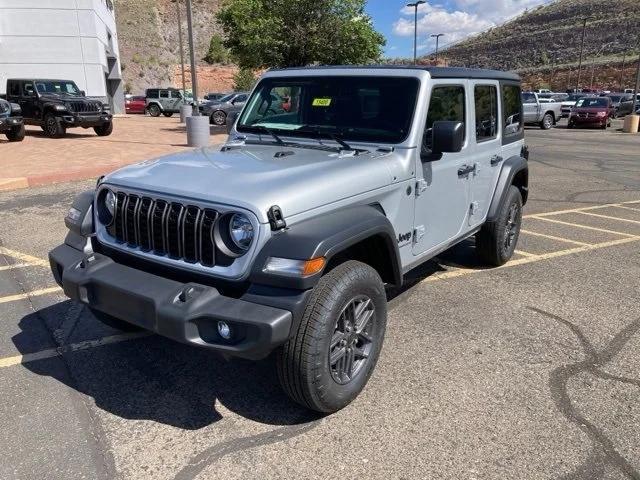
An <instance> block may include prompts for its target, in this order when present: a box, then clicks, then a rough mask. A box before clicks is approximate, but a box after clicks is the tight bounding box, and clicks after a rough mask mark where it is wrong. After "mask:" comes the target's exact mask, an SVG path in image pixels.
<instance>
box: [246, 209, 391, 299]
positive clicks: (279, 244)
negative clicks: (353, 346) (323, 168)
mask: <svg viewBox="0 0 640 480" xmlns="http://www.w3.org/2000/svg"><path fill="white" fill-rule="evenodd" d="M372 238H375V239H376V240H378V241H380V242H382V243H381V245H384V247H383V248H384V253H385V254H386V255H388V259H385V260H388V261H389V262H390V266H391V273H392V277H393V282H389V283H393V284H394V285H397V286H400V285H402V270H401V262H400V252H399V250H398V241H397V239H396V234H395V230H394V229H393V226H392V225H391V222H390V221H389V219H388V218H387V217H386V216H385V215H384V213H382V212H381V211H380V210H379V209H378V208H375V207H373V206H370V205H358V206H352V207H346V208H342V209H339V210H336V211H333V212H330V213H326V214H323V215H319V216H317V217H314V218H310V219H308V220H303V221H301V222H299V223H296V224H293V225H291V226H290V227H289V228H287V229H286V230H282V231H281V232H278V233H275V234H274V235H273V236H272V237H271V239H269V241H268V242H267V243H266V244H265V245H264V247H262V249H261V250H260V252H259V253H258V255H257V256H256V259H255V261H254V263H253V268H252V271H251V274H250V278H249V280H250V282H251V283H257V284H263V285H272V286H277V287H285V288H293V289H309V288H312V287H314V286H315V285H316V284H317V283H318V280H319V279H320V277H321V276H322V273H323V272H322V271H321V272H318V273H317V274H315V275H311V276H309V277H305V278H301V277H287V276H283V275H274V274H269V273H265V272H264V271H263V269H264V266H265V264H266V262H267V259H268V258H269V257H278V258H289V259H295V260H310V259H313V258H318V257H325V259H326V260H327V264H329V263H330V262H331V259H332V258H333V257H335V256H336V255H337V254H339V253H341V252H344V251H345V250H346V249H348V248H349V247H352V246H354V245H356V244H358V243H360V242H363V241H366V240H370V239H372ZM325 268H326V267H325Z"/></svg>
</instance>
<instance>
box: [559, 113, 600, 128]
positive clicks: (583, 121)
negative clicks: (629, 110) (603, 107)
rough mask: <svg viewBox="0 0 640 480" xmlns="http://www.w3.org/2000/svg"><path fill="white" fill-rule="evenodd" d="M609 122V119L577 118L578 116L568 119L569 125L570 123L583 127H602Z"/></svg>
mask: <svg viewBox="0 0 640 480" xmlns="http://www.w3.org/2000/svg"><path fill="white" fill-rule="evenodd" d="M608 122H609V118H608V117H578V116H575V115H574V116H571V117H569V123H572V124H573V125H581V126H582V125H584V126H593V127H596V126H602V125H604V124H606V123H608Z"/></svg>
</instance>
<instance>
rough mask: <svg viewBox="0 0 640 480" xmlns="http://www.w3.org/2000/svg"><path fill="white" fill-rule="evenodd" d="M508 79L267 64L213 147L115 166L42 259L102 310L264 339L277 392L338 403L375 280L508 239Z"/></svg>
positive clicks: (515, 163)
mask: <svg viewBox="0 0 640 480" xmlns="http://www.w3.org/2000/svg"><path fill="white" fill-rule="evenodd" d="M35 83H36V85H37V81H36V82H35ZM33 88H38V87H37V86H33ZM520 93H521V92H520V78H519V77H518V76H517V75H515V74H512V73H505V72H499V71H492V70H469V69H462V68H437V67H411V68H407V67H402V68H396V67H391V66H381V67H312V68H295V69H287V70H272V71H269V72H267V73H266V74H264V75H263V77H262V78H261V80H260V81H259V83H258V84H257V86H256V87H255V88H254V91H253V92H252V93H251V95H250V97H249V99H248V100H247V103H246V105H245V106H244V108H243V109H242V112H241V113H240V115H239V116H238V118H237V120H236V121H235V125H234V126H233V128H232V129H231V133H230V136H229V140H228V143H227V144H226V145H225V146H224V147H223V148H222V149H220V148H219V147H217V148H213V147H212V148H208V149H204V150H194V151H192V152H190V153H186V154H185V153H180V154H174V155H169V156H166V157H163V158H160V159H158V160H156V161H154V162H144V163H140V164H137V165H132V166H128V167H125V168H123V169H121V170H118V171H116V172H113V173H111V174H109V175H106V176H105V177H104V178H102V179H101V180H100V181H99V182H98V185H97V187H96V189H95V191H91V192H85V193H84V194H82V195H80V196H78V197H77V198H76V200H75V201H74V203H73V205H72V209H71V212H72V213H73V214H72V215H68V216H67V218H66V219H65V222H66V224H67V227H68V228H69V233H68V235H67V238H66V239H65V242H64V243H63V244H62V245H61V246H59V247H57V248H56V249H54V250H53V251H51V253H50V254H49V257H50V260H51V267H52V272H53V275H54V277H55V279H56V281H57V282H58V283H59V284H60V285H62V286H63V287H64V292H65V293H66V294H67V295H68V296H69V297H71V298H72V299H74V300H77V301H80V302H82V303H84V304H86V305H87V306H88V307H89V308H90V309H91V311H92V312H93V313H94V314H95V316H96V317H97V318H98V319H100V320H101V321H103V322H105V323H107V324H109V325H112V326H116V327H119V328H141V329H146V330H150V331H153V332H156V333H158V334H159V335H163V336H165V337H168V338H171V339H173V340H176V341H179V342H183V343H186V344H190V345H193V346H194V347H200V348H207V349H210V350H213V351H216V352H219V353H221V354H223V355H226V356H235V357H242V358H248V359H254V360H258V359H262V358H265V357H266V356H268V355H269V354H271V353H272V352H273V353H274V354H275V357H276V359H277V370H278V375H279V378H280V382H281V384H282V386H283V388H284V390H285V391H286V392H287V393H288V394H289V396H290V397H291V398H292V399H294V400H295V401H296V402H298V403H300V404H301V405H304V406H305V407H307V408H309V409H312V410H316V411H318V412H335V411H337V410H339V409H341V408H343V407H345V406H346V405H348V404H349V403H350V402H351V401H352V400H353V399H354V398H355V397H356V396H357V395H358V394H359V393H360V392H361V391H362V389H363V388H364V387H365V385H366V384H367V382H368V380H369V378H370V377H371V375H372V374H373V371H374V369H375V366H376V362H377V361H378V358H379V356H380V352H381V350H382V344H383V340H384V337H385V331H386V324H387V296H386V287H387V286H396V287H400V286H401V285H402V284H403V281H404V277H405V274H406V273H408V272H409V271H410V270H412V269H414V268H415V267H417V266H419V265H421V264H423V263H424V262H426V261H427V260H429V259H431V258H433V257H435V256H436V255H438V254H439V253H440V252H442V251H444V250H446V249H448V248H450V247H451V246H452V245H455V244H456V243H458V242H461V241H463V240H465V239H467V238H469V237H471V236H475V240H476V241H475V247H476V251H477V253H478V255H479V257H480V259H481V260H482V261H483V262H484V263H485V264H487V265H492V266H498V265H502V264H504V263H505V262H507V261H508V260H509V259H510V258H511V256H512V255H513V253H514V250H515V248H516V244H517V242H518V236H519V233H520V224H521V219H522V206H523V205H524V203H525V202H526V201H527V195H528V180H529V178H528V171H529V170H528V165H527V159H526V158H524V156H523V152H526V149H525V148H524V130H523V114H522V103H521V96H520ZM38 95H39V94H38ZM427 225H428V228H426V226H427ZM239 381H242V379H239Z"/></svg>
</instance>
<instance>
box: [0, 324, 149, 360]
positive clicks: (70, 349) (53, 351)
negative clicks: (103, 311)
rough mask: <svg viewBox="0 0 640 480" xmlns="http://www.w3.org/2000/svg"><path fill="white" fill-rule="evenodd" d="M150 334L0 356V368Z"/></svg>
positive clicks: (129, 335) (122, 335)
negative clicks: (11, 355)
mask: <svg viewBox="0 0 640 480" xmlns="http://www.w3.org/2000/svg"><path fill="white" fill-rule="evenodd" d="M151 335H153V334H152V333H151V332H135V333H123V334H120V335H113V336H110V337H103V338H99V339H97V340H87V341H85V342H79V343H73V344H70V345H64V346H62V347H59V348H49V349H47V350H42V351H40V352H35V353H26V354H24V355H15V356H13V357H5V358H0V368H6V367H12V366H14V365H20V364H23V363H29V362H36V361H38V360H44V359H47V358H53V357H57V356H59V355H62V354H63V353H67V352H78V351H81V350H88V349H90V348H95V347H101V346H103V345H109V344H113V343H120V342H125V341H127V340H134V339H136V338H143V337H148V336H151Z"/></svg>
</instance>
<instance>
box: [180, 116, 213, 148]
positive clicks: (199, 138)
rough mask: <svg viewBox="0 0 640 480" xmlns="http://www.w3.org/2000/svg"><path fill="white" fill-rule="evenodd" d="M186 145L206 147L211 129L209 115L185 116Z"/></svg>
mask: <svg viewBox="0 0 640 480" xmlns="http://www.w3.org/2000/svg"><path fill="white" fill-rule="evenodd" d="M186 120H187V145H189V146H190V147H207V146H208V145H209V139H210V135H211V131H210V130H209V117H203V116H198V117H194V116H191V117H187V119H186Z"/></svg>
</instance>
